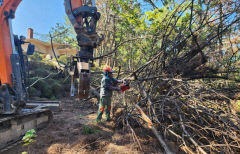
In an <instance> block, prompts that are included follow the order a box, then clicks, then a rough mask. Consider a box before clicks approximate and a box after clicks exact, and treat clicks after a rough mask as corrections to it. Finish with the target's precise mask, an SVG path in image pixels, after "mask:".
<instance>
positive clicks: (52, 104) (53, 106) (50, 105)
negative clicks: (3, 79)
mask: <svg viewBox="0 0 240 154" xmlns="http://www.w3.org/2000/svg"><path fill="white" fill-rule="evenodd" d="M26 107H27V108H36V107H38V108H41V109H43V108H44V109H45V108H47V109H50V110H51V111H59V110H60V102H59V101H34V100H29V101H28V102H27V103H26Z"/></svg>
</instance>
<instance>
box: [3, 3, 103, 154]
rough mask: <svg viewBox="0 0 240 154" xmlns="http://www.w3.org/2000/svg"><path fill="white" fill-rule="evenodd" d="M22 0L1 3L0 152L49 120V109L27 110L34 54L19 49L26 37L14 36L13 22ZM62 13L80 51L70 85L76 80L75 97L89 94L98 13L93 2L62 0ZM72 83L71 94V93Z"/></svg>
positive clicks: (76, 57)
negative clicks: (28, 71) (28, 78)
mask: <svg viewBox="0 0 240 154" xmlns="http://www.w3.org/2000/svg"><path fill="white" fill-rule="evenodd" d="M21 1H22V0H0V153H1V149H4V147H7V146H8V145H10V144H12V143H15V142H16V141H17V140H19V138H20V137H21V136H22V135H24V133H25V132H26V131H27V130H30V129H38V128H42V127H44V126H46V124H47V123H48V122H49V121H50V120H51V119H52V112H51V111H50V110H49V109H44V108H34V109H26V108H25V106H26V103H27V102H28V93H27V90H26V84H27V83H26V64H25V61H26V57H27V55H31V54H33V52H34V45H32V44H29V45H28V49H27V51H26V54H24V52H23V49H22V47H21V45H22V44H25V43H29V42H25V37H23V36H20V37H18V36H17V35H14V34H13V30H12V20H13V19H14V17H15V12H16V9H17V7H18V5H19V4H20V3H21ZM64 6H65V12H66V14H67V16H68V18H69V20H70V22H71V24H72V26H73V27H74V30H75V32H76V34H77V41H78V45H79V47H80V51H78V52H77V54H76V55H75V56H73V57H72V63H71V70H70V74H71V75H72V83H74V82H75V81H78V82H77V83H78V97H79V98H80V99H85V98H87V97H88V94H89V89H90V88H89V87H90V85H89V81H90V61H92V59H93V52H94V49H95V48H96V47H97V46H98V45H99V44H100V43H101V41H102V40H103V39H104V38H103V36H101V37H100V36H99V35H98V34H97V32H96V25H97V21H98V20H99V19H100V16H101V15H100V13H99V12H98V11H97V8H96V6H95V0H64ZM74 90H75V88H74V84H72V86H71V91H72V93H74Z"/></svg>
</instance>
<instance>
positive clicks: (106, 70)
mask: <svg viewBox="0 0 240 154" xmlns="http://www.w3.org/2000/svg"><path fill="white" fill-rule="evenodd" d="M103 71H104V72H113V71H112V69H111V68H110V67H109V66H107V67H105V68H104V69H103Z"/></svg>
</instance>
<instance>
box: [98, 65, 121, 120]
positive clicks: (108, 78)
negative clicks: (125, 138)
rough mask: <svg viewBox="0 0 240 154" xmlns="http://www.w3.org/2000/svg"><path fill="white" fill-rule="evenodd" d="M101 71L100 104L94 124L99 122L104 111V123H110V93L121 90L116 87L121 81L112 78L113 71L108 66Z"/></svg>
mask: <svg viewBox="0 0 240 154" xmlns="http://www.w3.org/2000/svg"><path fill="white" fill-rule="evenodd" d="M103 71H104V74H103V78H102V81H101V89H100V103H99V107H98V115H97V119H96V122H100V121H101V119H102V115H103V112H104V110H105V113H106V121H110V111H111V98H112V91H118V92H120V91H121V89H120V88H118V87H117V86H116V85H117V83H123V80H117V79H115V78H113V77H112V72H113V71H112V69H111V68H110V67H109V66H107V67H105V68H104V70H103Z"/></svg>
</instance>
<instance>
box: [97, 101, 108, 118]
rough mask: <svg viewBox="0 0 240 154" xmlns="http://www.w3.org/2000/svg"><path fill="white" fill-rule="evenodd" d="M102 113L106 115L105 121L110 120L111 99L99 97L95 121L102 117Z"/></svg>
mask: <svg viewBox="0 0 240 154" xmlns="http://www.w3.org/2000/svg"><path fill="white" fill-rule="evenodd" d="M104 111H105V113H106V119H107V120H110V111H111V98H109V97H101V98H100V103H99V107H98V115H97V121H100V120H101V119H102V115H103V112H104Z"/></svg>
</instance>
